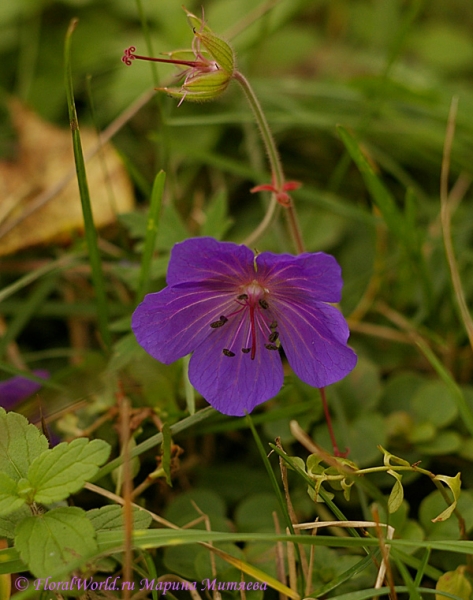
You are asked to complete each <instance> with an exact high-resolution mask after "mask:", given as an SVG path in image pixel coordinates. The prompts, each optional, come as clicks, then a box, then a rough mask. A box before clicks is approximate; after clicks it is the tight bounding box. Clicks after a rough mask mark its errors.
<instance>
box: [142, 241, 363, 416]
mask: <svg viewBox="0 0 473 600" xmlns="http://www.w3.org/2000/svg"><path fill="white" fill-rule="evenodd" d="M167 283H168V287H166V288H165V289H164V290H162V291H161V292H158V293H155V294H148V295H147V296H146V297H145V299H144V300H143V302H142V303H141V304H140V305H139V306H138V308H137V309H136V310H135V312H134V314H133V318H132V328H133V331H134V333H135V336H136V338H137V340H138V342H139V344H140V345H141V346H142V347H143V348H144V349H145V350H146V351H147V352H148V353H149V354H151V356H153V357H154V358H156V359H157V360H159V361H160V362H163V363H165V364H169V363H172V362H174V361H175V360H177V359H178V358H181V357H183V356H185V355H186V354H189V353H190V352H192V353H193V354H192V358H191V360H190V363H189V378H190V381H191V383H192V384H193V385H194V387H195V388H196V389H197V391H199V392H200V393H201V394H202V395H203V396H204V398H206V400H207V401H208V402H209V403H210V404H211V405H212V406H213V407H214V408H216V409H217V410H218V411H220V412H222V413H224V414H227V415H235V416H243V415H244V414H245V412H250V411H252V410H253V408H254V407H255V406H256V405H257V404H260V403H261V402H265V401H266V400H269V398H272V397H273V396H275V395H276V394H277V393H278V392H279V390H280V389H281V386H282V384H283V368H282V362H281V357H280V355H279V352H278V348H279V345H281V346H282V348H283V349H284V352H285V354H286V357H287V359H288V361H289V364H290V365H291V367H292V369H293V370H294V372H295V373H296V375H298V376H299V377H300V378H301V379H302V380H303V381H305V382H306V383H308V384H310V385H313V386H314V387H324V386H326V385H329V384H331V383H334V382H335V381H338V380H339V379H342V378H343V377H345V375H347V374H348V373H349V372H350V371H351V370H352V369H353V368H354V366H355V364H356V355H355V353H354V352H353V351H352V350H351V349H350V348H348V347H347V345H346V342H347V339H348V336H349V331H348V326H347V324H346V322H345V320H344V318H343V317H342V315H341V314H340V312H339V311H338V310H337V309H336V308H334V307H333V306H330V305H329V304H327V303H328V302H339V301H340V296H341V289H342V279H341V269H340V267H339V265H338V263H337V262H336V260H335V259H334V258H333V257H332V256H330V255H328V254H324V253H323V252H317V253H315V254H307V253H306V254H301V255H299V256H291V255H289V254H273V253H272V252H263V253H262V254H258V255H256V256H255V255H254V254H253V252H252V251H251V250H249V249H248V248H247V247H246V246H238V245H237V244H233V243H229V242H218V241H216V240H214V239H212V238H205V237H203V238H194V239H189V240H186V241H184V242H182V243H180V244H176V245H175V246H174V248H173V250H172V253H171V260H170V262H169V269H168V273H167Z"/></svg>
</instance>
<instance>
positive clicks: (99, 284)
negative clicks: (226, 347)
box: [64, 19, 112, 350]
mask: <svg viewBox="0 0 473 600" xmlns="http://www.w3.org/2000/svg"><path fill="white" fill-rule="evenodd" d="M76 25H77V19H73V20H72V21H71V24H70V25H69V29H68V30H67V33H66V40H65V44H64V66H65V83H66V96H67V108H68V113H69V122H70V126H71V131H72V145H73V149H74V161H75V165H76V173H77V182H78V184H79V194H80V201H81V205H82V214H83V217H84V228H85V238H86V241H87V248H88V251H89V261H90V267H91V269H92V281H93V284H94V288H95V293H96V298H97V319H98V327H99V331H100V335H101V337H102V342H103V344H104V345H105V347H106V348H107V350H110V349H111V346H112V338H111V334H110V330H109V328H108V306H107V295H106V291H105V278H104V275H103V270H102V262H101V258H100V253H99V247H98V243H97V237H98V236H97V230H96V228H95V223H94V218H93V214H92V206H91V203H90V194H89V186H88V184H87V174H86V170H85V162H84V154H83V152H82V143H81V137H80V131H79V121H78V119H77V112H76V106H75V102H74V90H73V85H72V69H71V41H72V34H73V32H74V29H75V28H76Z"/></svg>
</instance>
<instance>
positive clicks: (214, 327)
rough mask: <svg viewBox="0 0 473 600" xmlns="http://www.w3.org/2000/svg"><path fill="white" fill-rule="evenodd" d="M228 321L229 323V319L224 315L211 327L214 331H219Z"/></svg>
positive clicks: (211, 324)
mask: <svg viewBox="0 0 473 600" xmlns="http://www.w3.org/2000/svg"><path fill="white" fill-rule="evenodd" d="M227 321H228V319H227V317H225V316H224V315H221V317H220V319H219V320H218V321H214V322H213V323H210V327H212V329H217V328H218V327H222V325H225V323H226V322H227Z"/></svg>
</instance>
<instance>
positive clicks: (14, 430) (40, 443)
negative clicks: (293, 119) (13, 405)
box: [0, 407, 48, 481]
mask: <svg viewBox="0 0 473 600" xmlns="http://www.w3.org/2000/svg"><path fill="white" fill-rule="evenodd" d="M47 449H48V440H47V439H46V437H45V436H44V435H42V434H41V433H40V431H39V429H38V428H37V427H35V426H34V425H32V424H31V423H28V421H27V420H26V419H25V417H23V416H22V415H19V414H17V413H14V412H9V413H7V412H6V411H5V410H4V409H3V408H1V407H0V472H2V473H5V474H6V475H8V476H9V477H10V478H11V479H13V480H14V481H19V480H20V479H21V478H22V477H26V474H27V472H28V468H29V466H30V464H31V463H32V462H33V460H34V459H35V458H37V457H38V456H40V454H42V453H43V452H45V451H46V450H47Z"/></svg>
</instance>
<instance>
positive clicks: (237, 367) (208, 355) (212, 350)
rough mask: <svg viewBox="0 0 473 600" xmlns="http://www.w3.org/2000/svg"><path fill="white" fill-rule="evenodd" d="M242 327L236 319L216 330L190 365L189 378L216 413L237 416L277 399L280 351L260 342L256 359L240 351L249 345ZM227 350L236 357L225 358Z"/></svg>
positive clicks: (198, 349) (280, 372) (279, 382)
mask: <svg viewBox="0 0 473 600" xmlns="http://www.w3.org/2000/svg"><path fill="white" fill-rule="evenodd" d="M239 325H240V322H239V320H238V319H235V320H233V321H229V322H228V323H227V324H225V326H224V327H222V328H221V329H216V330H214V331H213V332H212V333H211V335H210V337H209V338H208V339H206V340H205V341H204V342H203V343H202V344H201V345H200V346H199V347H198V348H197V349H196V350H195V352H194V354H193V355H192V358H191V360H190V364H189V379H190V381H191V383H192V385H193V386H194V387H195V388H196V390H197V391H198V392H200V393H201V394H202V396H203V397H204V398H205V399H206V400H207V402H209V404H211V405H212V406H213V407H214V408H215V409H216V410H218V411H220V412H221V413H223V414H225V415H232V416H236V417H242V416H244V415H245V413H247V412H248V413H250V412H251V411H252V410H253V409H254V407H255V406H257V405H258V404H261V403H262V402H265V401H266V400H269V399H270V398H272V397H273V396H275V395H276V394H277V393H278V392H279V390H280V389H281V386H282V384H283V380H284V376H283V369H282V362H281V358H280V356H279V352H277V351H274V350H267V349H266V348H264V347H263V346H262V343H261V342H263V341H264V340H262V339H261V340H258V346H259V347H258V351H257V352H256V354H255V358H254V360H252V359H251V356H250V354H249V353H246V354H245V353H243V352H242V351H241V349H242V348H244V347H245V345H246V344H247V331H246V329H245V327H239ZM227 326H229V327H228V329H227ZM261 335H262V334H261ZM224 348H226V349H230V348H231V350H232V351H233V352H234V354H235V356H225V355H224V354H223V349H224Z"/></svg>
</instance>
